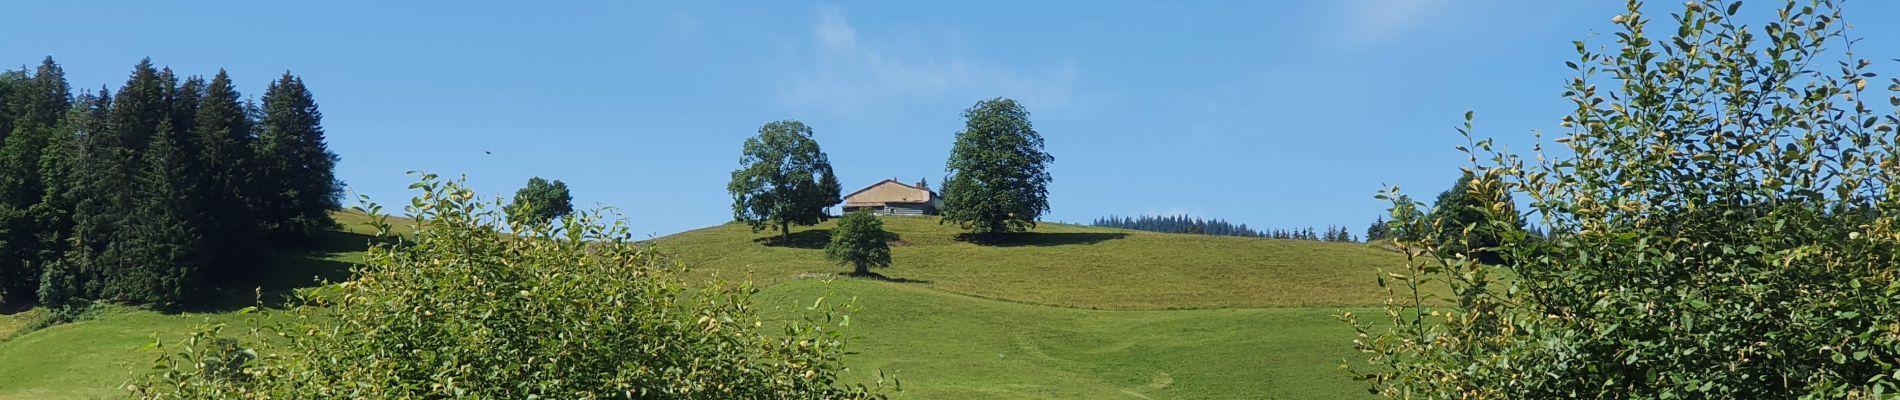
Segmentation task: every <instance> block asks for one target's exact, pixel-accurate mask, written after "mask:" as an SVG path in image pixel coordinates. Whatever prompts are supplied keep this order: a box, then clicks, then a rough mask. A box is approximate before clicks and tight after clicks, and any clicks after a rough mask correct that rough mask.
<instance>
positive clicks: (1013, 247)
mask: <svg viewBox="0 0 1900 400" xmlns="http://www.w3.org/2000/svg"><path fill="white" fill-rule="evenodd" d="M883 220H884V224H885V229H888V230H890V231H892V232H896V233H898V234H900V235H902V243H901V244H900V245H897V246H895V247H893V248H892V262H893V264H894V266H893V267H892V268H889V269H884V270H879V271H877V272H879V273H882V274H883V275H886V276H889V277H891V278H895V279H900V280H909V281H912V282H914V283H917V284H920V285H923V286H927V287H931V288H935V289H939V290H944V291H948V292H952V293H959V294H966V295H971V296H977V297H983V298H990V299H999V300H1007V301H1014V302H1022V303H1031V304H1046V305H1057V306H1064V307H1076V308H1098V309H1118V310H1152V309H1176V308H1220V307H1281V306H1329V307H1330V306H1365V305H1377V304H1380V302H1381V301H1382V300H1383V299H1384V297H1383V293H1382V292H1381V291H1380V290H1379V288H1378V287H1377V286H1376V285H1375V282H1374V277H1375V272H1374V271H1375V268H1377V267H1388V268H1390V267H1397V266H1402V265H1404V259H1403V256H1401V255H1399V254H1397V253H1393V252H1390V251H1386V250H1382V249H1378V248H1374V247H1372V246H1368V245H1364V244H1353V243H1321V242H1313V241H1298V240H1267V239H1255V238H1239V237H1219V236H1204V235H1180V234H1165V233H1154V232H1143V231H1132V230H1123V229H1107V228H1093V227H1082V226H1074V225H1059V224H1043V225H1042V226H1041V227H1039V228H1037V229H1036V231H1035V232H1034V233H1030V234H1028V236H1027V238H1026V240H1022V241H1019V242H1017V243H1013V244H1008V245H999V246H984V245H976V244H970V243H965V242H961V241H957V240H955V237H956V235H957V233H959V232H960V231H959V230H957V229H956V227H955V226H952V225H940V224H938V223H937V219H936V218H924V217H887V218H883ZM833 224H834V223H833V222H827V223H825V224H821V225H818V226H813V227H806V228H796V229H794V230H793V232H792V240H791V241H789V243H790V244H789V245H776V244H764V243H761V241H760V240H761V239H762V238H765V237H768V236H771V235H772V234H771V233H756V234H755V233H752V231H751V230H750V229H748V228H747V227H746V226H744V225H739V224H726V225H720V226H715V227H710V228H705V229H699V230H694V231H689V232H684V233H680V234H676V235H672V236H667V237H662V238H658V239H655V240H654V242H655V243H658V244H659V245H660V246H661V247H662V248H664V249H666V250H668V251H671V252H674V253H677V254H679V255H680V257H682V258H683V259H684V260H685V261H686V262H688V263H689V264H691V266H692V267H693V268H695V269H697V271H698V273H701V274H719V275H720V276H721V277H723V278H725V279H728V280H745V279H750V280H752V281H753V282H758V283H761V284H770V283H776V282H782V281H785V280H789V279H795V278H799V277H810V276H813V275H831V274H835V273H837V272H840V271H845V270H846V269H845V268H843V267H839V266H836V265H835V264H832V263H831V262H828V261H826V260H825V259H824V249H823V246H824V244H823V243H824V240H825V237H826V236H825V235H826V234H827V232H829V230H830V229H831V227H832V226H833Z"/></svg>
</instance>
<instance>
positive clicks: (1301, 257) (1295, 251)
mask: <svg viewBox="0 0 1900 400" xmlns="http://www.w3.org/2000/svg"><path fill="white" fill-rule="evenodd" d="M338 219H339V220H340V221H341V222H342V223H344V224H345V226H346V227H348V228H347V229H346V230H345V231H338V232H331V235H329V236H326V238H327V239H326V240H325V241H324V243H323V244H322V245H320V246H318V248H316V249H313V250H311V251H308V252H302V253H296V254H283V255H279V256H278V257H274V259H273V261H272V271H273V273H271V274H268V276H267V277H266V278H264V280H263V281H261V282H259V286H261V287H263V293H264V294H265V297H266V298H267V299H268V298H271V297H273V296H277V295H282V294H283V293H286V292H287V291H290V290H297V288H303V287H312V286H314V285H315V282H316V280H317V279H330V280H337V279H345V278H347V268H348V266H349V265H351V264H352V263H354V262H356V261H358V260H360V259H361V250H362V249H363V246H365V244H366V243H367V240H368V236H367V235H366V231H365V230H364V228H363V227H362V226H361V223H362V222H363V221H364V220H365V218H364V216H363V215H361V214H358V213H341V214H339V215H338ZM883 220H884V222H885V224H886V227H887V229H889V230H891V231H892V232H894V233H897V234H899V235H900V236H901V237H900V240H899V241H897V242H896V245H895V246H894V247H893V258H894V264H893V266H892V267H891V268H886V269H880V270H877V271H876V272H878V273H879V274H881V275H882V278H881V279H879V278H854V277H847V276H843V275H840V274H839V273H840V272H844V271H846V270H847V268H844V267H840V266H837V265H836V264H833V263H831V262H828V261H826V260H825V259H824V256H823V250H822V249H821V247H822V246H820V245H819V243H820V240H821V238H822V237H823V235H824V234H825V233H826V231H827V230H828V229H830V227H829V225H830V223H825V224H820V225H817V226H812V227H806V228H802V229H795V230H794V231H793V233H792V240H791V241H789V242H786V243H770V244H768V243H769V241H767V240H764V239H765V238H768V237H771V236H772V233H770V232H761V233H756V234H755V233H753V232H751V230H750V229H747V228H746V227H744V226H743V225H737V224H727V225H719V226H714V227H709V228H704V229H699V230H694V231H689V232H684V233H680V234H677V235H672V236H667V237H661V238H657V239H654V240H651V241H649V242H648V243H649V244H652V245H655V246H658V247H659V248H660V249H661V250H662V251H664V252H667V253H669V254H673V255H676V256H677V257H679V258H680V260H681V261H683V262H684V263H686V264H687V265H688V266H689V267H690V270H689V271H690V272H688V276H687V277H686V279H689V280H693V281H708V282H710V281H711V280H714V279H716V280H721V281H725V282H728V283H734V282H740V281H749V282H752V283H754V284H755V285H757V286H758V287H761V288H762V289H761V291H760V292H759V294H758V295H757V296H756V297H755V298H754V301H755V302H756V303H757V305H758V307H759V309H760V310H761V312H763V313H764V315H765V316H766V317H767V318H768V319H769V320H789V319H792V318H796V317H798V316H800V315H802V313H806V312H809V311H807V308H808V307H810V306H811V305H812V303H813V302H814V301H816V300H818V299H820V298H823V299H825V301H828V302H849V303H851V304H853V305H855V307H856V310H855V311H854V312H852V313H851V322H850V326H849V331H848V332H850V334H851V335H852V336H853V337H854V339H853V340H852V342H851V348H852V349H854V352H855V354H853V355H850V356H849V357H848V358H847V360H846V361H847V362H848V365H849V366H850V367H851V368H852V371H851V372H850V373H849V374H847V375H846V376H847V377H848V378H849V379H853V380H856V381H858V382H863V383H874V382H877V380H878V379H879V377H880V376H883V377H885V378H886V381H885V384H886V385H889V386H895V387H897V388H899V389H901V390H900V391H897V392H895V394H896V395H897V397H898V398H910V399H1066V398H1089V399H1116V398H1126V399H1206V398H1286V399H1339V398H1357V397H1363V396H1365V395H1366V394H1365V390H1364V389H1363V385H1361V384H1360V383H1358V382H1354V381H1352V380H1351V379H1350V377H1349V376H1348V375H1347V374H1346V373H1345V372H1344V371H1341V370H1340V369H1339V368H1338V366H1339V364H1340V362H1341V361H1342V360H1345V359H1348V358H1353V357H1357V355H1356V354H1355V353H1354V351H1353V350H1352V346H1351V342H1350V341H1351V337H1352V335H1351V332H1352V330H1351V329H1350V327H1348V326H1346V325H1345V324H1344V323H1342V322H1340V321H1339V320H1338V318H1337V316H1338V315H1339V314H1340V313H1341V312H1346V311H1353V312H1360V313H1365V312H1374V311H1376V308H1377V306H1378V304H1380V302H1381V301H1382V298H1383V297H1381V291H1380V289H1379V288H1378V287H1377V286H1376V285H1375V284H1374V279H1373V278H1374V274H1375V270H1376V268H1378V267H1380V266H1388V267H1389V266H1397V265H1402V263H1403V262H1404V259H1403V257H1402V256H1401V255H1399V254H1397V253H1393V252H1390V251H1387V250H1384V249H1381V248H1378V247H1375V246H1371V245H1366V244H1351V243H1322V242H1315V241H1301V240H1271V239H1251V238H1233V237H1214V236H1204V235H1181V234H1163V233H1152V232H1143V231H1131V230H1119V229H1105V228H1092V227H1082V226H1073V225H1062V224H1043V225H1042V226H1040V227H1038V228H1037V229H1036V230H1035V231H1034V232H1033V233H1030V234H1028V236H1027V237H1025V238H1023V239H1022V240H1018V241H1016V242H1013V243H1012V244H1010V245H1002V246H988V245H974V244H970V243H967V242H963V241H958V240H956V234H957V232H958V230H957V229H956V227H954V226H948V225H942V224H939V223H938V222H937V220H936V219H934V218H930V217H884V218H883ZM709 284H710V283H709ZM228 292H230V293H228V294H227V296H228V297H229V299H225V300H223V301H221V303H225V304H227V306H225V307H211V308H209V309H204V310H194V311H186V312H159V311H153V310H148V309H141V308H129V307H103V308H101V309H98V310H95V311H93V312H92V315H91V316H90V318H88V319H85V320H82V321H79V322H74V323H68V324H60V325H54V326H51V327H47V328H44V329H37V330H32V331H30V332H24V333H16V331H20V330H22V329H23V328H26V327H28V326H29V325H30V324H32V323H33V321H34V320H35V319H36V318H38V317H40V313H41V311H37V310H30V311H25V312H20V313H15V314H11V315H5V316H0V337H6V339H0V360H11V361H14V362H9V363H4V364H0V399H8V400H11V399H88V398H102V397H113V396H115V395H117V394H118V393H120V392H121V390H120V389H119V386H120V385H122V384H124V383H125V382H127V381H128V380H130V379H132V378H133V377H135V376H137V375H138V374H142V373H145V372H146V371H148V370H149V369H150V365H151V361H152V359H153V358H154V357H155V356H156V355H157V353H156V350H152V349H150V348H149V345H150V344H151V343H152V342H153V341H154V340H157V339H165V340H176V339H179V338H183V337H184V336H185V335H187V334H189V332H191V331H192V330H193V329H195V328H196V327H198V326H200V325H203V324H217V323H224V324H228V326H229V328H228V329H234V330H236V329H245V326H246V325H245V323H244V321H245V320H246V319H247V318H246V317H247V316H243V315H238V314H236V310H237V309H239V308H241V307H242V306H243V305H246V304H248V302H249V301H250V299H251V298H254V297H256V296H255V293H254V292H253V291H240V290H235V289H233V290H228ZM266 312H268V311H266Z"/></svg>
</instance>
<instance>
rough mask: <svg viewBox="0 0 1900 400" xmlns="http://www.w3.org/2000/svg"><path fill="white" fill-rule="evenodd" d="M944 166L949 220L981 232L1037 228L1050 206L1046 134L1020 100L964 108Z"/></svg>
mask: <svg viewBox="0 0 1900 400" xmlns="http://www.w3.org/2000/svg"><path fill="white" fill-rule="evenodd" d="M963 118H964V126H963V130H962V131H960V132H957V136H956V144H955V145H953V146H952V147H951V148H950V160H949V161H948V162H947V163H945V166H944V169H945V171H947V172H949V177H948V178H947V179H946V180H945V181H944V183H943V220H942V221H943V222H944V223H954V224H957V225H958V226H961V227H962V228H963V229H965V230H968V231H969V232H970V233H972V234H975V235H977V236H978V237H994V236H995V235H997V234H1002V233H1009V232H1021V231H1026V230H1029V229H1031V228H1035V227H1036V220H1037V218H1040V217H1041V216H1042V214H1043V213H1045V212H1048V211H1049V181H1050V179H1051V178H1050V176H1049V164H1050V163H1052V162H1055V157H1052V156H1050V155H1049V154H1048V153H1045V152H1043V140H1042V134H1040V133H1037V132H1036V129H1035V127H1034V126H1032V125H1031V124H1030V122H1029V110H1027V109H1025V108H1023V106H1022V104H1019V103H1017V102H1016V101H1015V100H1010V99H1006V98H1000V97H999V98H994V99H989V100H983V101H979V102H977V103H976V105H974V106H971V107H970V108H969V109H967V110H964V111H963Z"/></svg>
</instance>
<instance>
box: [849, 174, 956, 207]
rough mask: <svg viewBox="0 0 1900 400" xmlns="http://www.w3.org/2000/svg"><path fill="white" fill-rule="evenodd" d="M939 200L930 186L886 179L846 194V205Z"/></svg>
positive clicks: (858, 205)
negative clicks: (919, 185) (912, 184)
mask: <svg viewBox="0 0 1900 400" xmlns="http://www.w3.org/2000/svg"><path fill="white" fill-rule="evenodd" d="M936 200H937V193H936V192H932V191H930V188H924V187H917V186H911V185H908V184H905V183H903V182H898V181H897V180H896V179H885V180H883V181H879V182H878V183H873V184H871V186H867V187H865V188H863V189H858V191H856V192H851V194H848V195H845V196H844V205H845V206H848V207H875V206H882V205H885V204H887V203H930V202H934V201H936Z"/></svg>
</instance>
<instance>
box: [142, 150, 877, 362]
mask: <svg viewBox="0 0 1900 400" xmlns="http://www.w3.org/2000/svg"><path fill="white" fill-rule="evenodd" d="M414 188H416V189H419V190H420V191H421V194H420V195H419V196H418V197H417V198H416V199H415V200H414V201H413V202H412V204H411V206H410V207H408V211H409V215H410V217H412V218H413V220H414V221H415V233H414V234H413V235H411V236H408V237H403V238H400V239H395V240H393V241H391V242H390V243H385V244H380V245H377V246H375V247H373V248H372V249H370V251H369V252H368V255H367V261H366V262H365V265H363V266H360V267H358V268H356V269H355V270H354V272H353V274H352V275H353V279H352V280H351V281H349V282H345V283H341V284H338V285H335V286H333V287H332V288H325V289H324V290H322V291H320V293H319V294H315V295H304V296H302V297H301V298H299V299H298V302H299V303H300V304H299V305H297V306H294V307H292V308H291V309H290V310H288V311H286V312H282V313H275V312H273V313H267V314H268V315H269V316H268V317H264V318H265V319H264V322H263V323H260V324H259V326H260V327H255V328H252V329H250V332H249V334H248V335H242V337H243V338H244V339H245V340H246V343H245V344H247V345H250V346H257V347H258V348H256V349H248V348H244V347H242V346H239V342H238V341H234V340H231V338H226V337H223V335H222V334H221V331H222V330H223V329H224V328H223V327H212V328H209V329H206V330H205V331H204V332H201V333H199V334H197V335H195V336H194V337H192V338H189V339H187V340H186V341H184V342H183V343H182V345H181V346H179V349H177V350H174V351H172V352H169V353H167V354H165V355H164V356H163V357H161V358H160V359H159V360H158V372H157V373H156V374H154V375H152V376H151V377H149V378H148V379H146V380H145V381H143V382H140V383H137V384H134V385H133V386H132V387H131V389H132V390H134V391H135V392H136V393H137V394H138V395H139V396H140V397H143V398H153V399H157V398H219V399H223V398H255V399H262V398H280V399H307V398H373V399H421V398H451V397H452V398H478V399H533V398H541V399H839V398H845V399H849V398H880V397H882V396H881V395H879V394H878V393H875V391H873V390H871V389H870V388H866V387H864V386H846V385H843V384H840V383H839V382H838V381H837V378H838V375H839V374H840V373H841V372H842V371H844V367H843V365H842V364H841V362H840V357H841V356H842V355H843V354H844V352H843V347H844V343H845V339H844V337H843V336H841V335H840V333H839V332H838V331H837V330H835V329H834V328H835V327H837V326H841V325H842V323H840V322H839V321H848V319H837V320H833V319H830V317H831V316H833V315H834V314H832V313H830V312H828V311H827V312H822V313H820V314H822V315H823V317H822V318H819V319H814V320H806V321H795V322H791V323H773V324H770V325H767V324H765V323H764V322H763V321H761V320H760V319H759V318H758V317H757V316H756V314H755V313H754V310H753V309H752V308H751V306H750V303H749V296H750V295H751V294H752V292H753V290H751V289H750V288H747V287H740V288H736V289H725V290H696V289H688V288H686V287H684V286H683V285H682V284H681V283H680V281H679V280H678V279H677V278H676V275H677V273H678V272H680V271H679V266H678V265H677V264H675V263H673V262H672V261H670V260H668V259H667V258H666V257H665V256H663V255H662V254H660V253H657V252H655V251H654V250H653V249H651V248H649V247H646V246H642V245H638V244H635V243H631V242H629V241H628V237H629V236H630V235H629V234H628V232H627V229H626V228H625V227H624V226H623V225H622V224H621V223H620V222H617V221H616V222H613V223H611V224H608V223H603V222H602V220H601V217H600V214H598V213H581V214H579V215H576V216H574V217H572V218H564V219H562V220H561V221H562V222H558V223H557V224H558V225H561V226H558V227H555V226H549V225H547V224H538V225H536V226H529V227H517V230H505V229H501V228H500V227H499V226H497V225H496V224H497V223H498V222H497V221H500V220H503V218H502V216H500V215H498V214H497V212H496V210H498V209H500V208H501V207H499V206H497V205H495V204H488V203H484V202H482V201H480V200H477V199H476V198H475V197H474V195H473V191H471V190H469V189H468V188H465V187H463V186H461V184H460V183H459V182H443V181H440V180H437V179H436V178H435V177H433V176H424V177H423V180H422V182H420V183H418V184H416V185H414ZM370 211H371V212H372V214H374V213H375V211H376V207H374V206H372V207H370ZM383 221H385V220H384V219H382V217H377V222H376V224H377V225H378V226H379V228H380V229H379V230H381V231H383V232H387V231H388V224H387V223H386V222H383ZM507 232H515V233H507ZM767 326H771V327H781V326H782V327H783V332H771V331H769V330H768V329H766V328H765V327H767Z"/></svg>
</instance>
